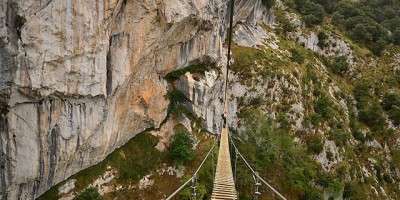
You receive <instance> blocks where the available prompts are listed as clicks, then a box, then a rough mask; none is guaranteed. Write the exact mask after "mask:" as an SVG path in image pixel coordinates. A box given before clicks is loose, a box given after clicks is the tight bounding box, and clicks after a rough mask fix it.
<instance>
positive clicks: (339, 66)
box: [329, 56, 349, 75]
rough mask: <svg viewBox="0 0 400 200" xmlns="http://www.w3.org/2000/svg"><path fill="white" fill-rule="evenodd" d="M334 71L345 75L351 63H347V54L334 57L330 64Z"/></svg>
mask: <svg viewBox="0 0 400 200" xmlns="http://www.w3.org/2000/svg"><path fill="white" fill-rule="evenodd" d="M329 68H330V70H331V71H332V72H333V73H336V74H339V75H344V74H345V73H346V72H347V71H348V70H349V63H347V57H346V56H338V57H334V58H333V59H332V61H331V63H330V65H329Z"/></svg>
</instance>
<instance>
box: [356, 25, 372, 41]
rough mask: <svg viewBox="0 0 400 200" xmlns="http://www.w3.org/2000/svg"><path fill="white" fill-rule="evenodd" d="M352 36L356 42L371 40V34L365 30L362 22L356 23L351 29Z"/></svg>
mask: <svg viewBox="0 0 400 200" xmlns="http://www.w3.org/2000/svg"><path fill="white" fill-rule="evenodd" d="M351 32H352V37H353V39H354V40H355V41H356V42H371V41H372V35H371V33H369V32H368V31H367V28H366V27H365V26H364V25H363V24H357V25H356V26H355V27H354V29H353V30H352V31H351Z"/></svg>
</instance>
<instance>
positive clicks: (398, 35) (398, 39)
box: [393, 28, 400, 45]
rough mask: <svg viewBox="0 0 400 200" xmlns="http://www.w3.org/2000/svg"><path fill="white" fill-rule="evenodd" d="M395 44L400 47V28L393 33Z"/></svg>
mask: <svg viewBox="0 0 400 200" xmlns="http://www.w3.org/2000/svg"><path fill="white" fill-rule="evenodd" d="M393 44H395V45H400V28H398V29H397V30H396V31H395V32H394V33H393Z"/></svg>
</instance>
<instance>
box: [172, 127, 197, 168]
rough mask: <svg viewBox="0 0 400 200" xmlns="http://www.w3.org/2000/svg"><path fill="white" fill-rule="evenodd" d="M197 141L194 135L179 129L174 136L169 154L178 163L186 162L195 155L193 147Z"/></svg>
mask: <svg viewBox="0 0 400 200" xmlns="http://www.w3.org/2000/svg"><path fill="white" fill-rule="evenodd" d="M194 142H195V139H194V137H193V136H192V135H191V134H190V133H189V132H187V131H186V130H183V129H178V130H177V131H176V134H175V135H174V137H173V138H172V142H171V150H170V152H169V156H170V158H171V159H172V160H174V162H176V163H177V164H184V163H187V162H189V161H191V160H192V159H193V157H194V155H195V151H194V150H193V149H192V147H193V144H194Z"/></svg>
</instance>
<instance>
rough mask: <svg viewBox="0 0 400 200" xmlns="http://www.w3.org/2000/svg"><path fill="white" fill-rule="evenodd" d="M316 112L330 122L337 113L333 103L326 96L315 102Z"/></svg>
mask: <svg viewBox="0 0 400 200" xmlns="http://www.w3.org/2000/svg"><path fill="white" fill-rule="evenodd" d="M313 105H314V111H315V113H317V114H318V115H320V116H321V117H322V118H323V119H325V120H329V119H331V118H332V117H333V115H334V113H335V111H334V109H333V108H332V106H333V103H332V101H331V100H330V99H329V97H327V96H326V95H322V96H321V97H320V98H318V99H317V100H314V102H313Z"/></svg>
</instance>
